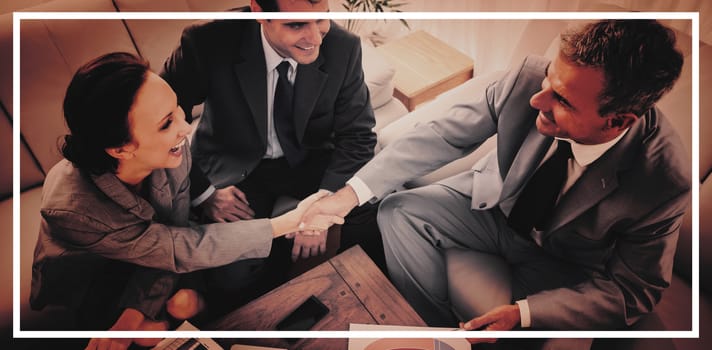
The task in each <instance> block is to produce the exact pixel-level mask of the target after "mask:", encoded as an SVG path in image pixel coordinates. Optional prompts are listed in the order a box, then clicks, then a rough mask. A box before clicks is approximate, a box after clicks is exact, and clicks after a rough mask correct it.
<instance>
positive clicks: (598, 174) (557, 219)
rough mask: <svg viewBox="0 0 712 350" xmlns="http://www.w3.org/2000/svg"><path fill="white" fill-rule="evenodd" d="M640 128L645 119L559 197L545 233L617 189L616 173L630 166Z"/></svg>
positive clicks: (640, 136)
mask: <svg viewBox="0 0 712 350" xmlns="http://www.w3.org/2000/svg"><path fill="white" fill-rule="evenodd" d="M644 129H645V120H644V119H643V118H641V120H639V121H638V122H637V123H636V124H635V125H634V126H633V127H632V128H631V130H629V131H628V133H627V134H626V135H625V136H624V137H623V138H622V139H621V140H620V141H619V142H618V143H617V144H616V145H614V146H613V147H612V148H611V149H609V150H608V151H607V152H606V153H604V154H603V155H602V156H601V158H599V159H598V160H596V161H595V162H593V163H591V164H590V165H589V166H588V168H587V169H586V171H584V172H583V174H582V175H581V177H580V178H579V179H578V180H577V181H576V183H574V185H573V186H572V187H571V189H569V191H568V192H566V194H565V195H564V196H563V197H561V199H560V200H559V203H558V204H557V205H556V209H555V210H554V213H553V216H552V218H551V227H550V228H549V229H548V230H547V232H553V231H555V230H558V229H559V228H561V227H562V226H564V225H566V224H567V223H569V222H571V221H572V220H573V219H575V218H577V217H578V216H580V215H581V214H582V213H584V212H585V211H586V210H588V209H590V208H591V207H593V206H594V205H596V204H598V203H599V202H600V201H601V200H603V199H604V198H606V197H607V196H609V195H610V194H611V193H612V192H614V191H615V190H616V188H618V174H619V173H620V172H623V171H625V170H627V169H629V168H630V167H631V165H632V160H633V158H634V157H635V155H636V154H637V152H638V151H639V147H636V145H640V144H641V138H642V134H643V131H644Z"/></svg>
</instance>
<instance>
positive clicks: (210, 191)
mask: <svg viewBox="0 0 712 350" xmlns="http://www.w3.org/2000/svg"><path fill="white" fill-rule="evenodd" d="M214 192H215V186H213V185H210V186H208V188H206V189H205V192H203V194H201V195H200V196H198V197H196V198H195V199H193V201H191V202H190V206H192V207H197V206H199V205H201V204H203V202H205V200H206V199H208V197H210V196H212V194H213V193H214Z"/></svg>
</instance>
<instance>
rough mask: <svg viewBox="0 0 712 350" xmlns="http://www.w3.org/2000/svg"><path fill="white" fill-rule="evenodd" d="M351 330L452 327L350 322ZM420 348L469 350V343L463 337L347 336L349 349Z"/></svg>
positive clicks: (426, 329)
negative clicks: (397, 337)
mask: <svg viewBox="0 0 712 350" xmlns="http://www.w3.org/2000/svg"><path fill="white" fill-rule="evenodd" d="M349 330H351V331H409V330H413V331H448V330H454V329H453V328H433V327H406V326H384V325H375V324H358V323H352V324H351V325H350V326H349ZM404 348H407V349H422V350H470V343H469V342H468V341H467V340H465V339H432V338H431V339H428V338H409V339H389V338H373V339H353V338H349V350H391V349H404Z"/></svg>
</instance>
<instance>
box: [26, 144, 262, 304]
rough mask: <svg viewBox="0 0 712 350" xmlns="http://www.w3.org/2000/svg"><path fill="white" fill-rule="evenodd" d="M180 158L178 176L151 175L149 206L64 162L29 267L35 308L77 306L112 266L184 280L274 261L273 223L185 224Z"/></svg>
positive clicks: (51, 176) (185, 186)
mask: <svg viewBox="0 0 712 350" xmlns="http://www.w3.org/2000/svg"><path fill="white" fill-rule="evenodd" d="M183 154H184V157H183V162H182V163H181V165H180V166H179V167H178V168H175V169H160V170H154V171H153V172H152V173H151V175H150V179H149V186H150V188H149V189H148V191H149V194H148V201H147V200H145V199H144V198H142V197H140V196H138V195H136V194H134V193H133V192H131V191H129V190H128V189H127V188H126V186H125V185H124V184H123V183H121V181H120V180H119V179H118V178H117V177H116V175H114V174H112V173H105V174H102V175H99V176H95V175H89V174H87V173H85V172H83V171H81V170H79V169H77V168H76V167H74V165H72V163H71V162H69V161H67V160H62V161H60V162H59V163H57V165H55V166H54V167H53V168H52V169H51V170H50V171H49V173H48V174H47V178H46V179H45V183H44V187H43V189H42V204H41V209H40V211H41V214H42V222H41V224H40V233H39V237H38V239H37V245H36V247H35V256H34V262H33V264H32V291H31V296H30V302H31V305H32V307H33V308H35V309H41V308H42V307H44V306H45V305H47V304H59V305H66V306H69V307H76V306H78V305H79V303H80V302H81V299H82V298H83V295H84V293H85V291H86V289H87V288H88V286H89V284H90V282H91V276H93V275H94V274H95V273H101V269H102V268H103V266H104V265H105V262H106V261H107V259H113V260H120V261H124V262H127V263H132V264H136V265H140V266H145V267H150V268H156V269H161V270H165V271H171V272H178V273H182V272H190V271H195V270H200V269H205V268H209V267H216V266H221V265H225V264H228V263H232V262H234V261H237V260H241V259H248V258H260V257H266V256H267V255H269V252H270V249H271V247H272V226H271V224H270V222H269V220H268V219H259V220H248V221H238V222H234V223H227V224H210V225H200V226H196V225H193V224H192V223H190V222H189V221H188V216H189V210H190V197H189V188H190V180H189V179H188V173H189V170H190V166H191V158H190V149H189V147H188V146H184V148H183ZM156 283H160V281H158V282H156Z"/></svg>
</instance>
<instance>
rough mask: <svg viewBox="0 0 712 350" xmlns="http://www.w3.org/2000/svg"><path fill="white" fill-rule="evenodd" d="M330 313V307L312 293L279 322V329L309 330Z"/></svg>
mask: <svg viewBox="0 0 712 350" xmlns="http://www.w3.org/2000/svg"><path fill="white" fill-rule="evenodd" d="M328 313H329V308H328V307H326V305H324V303H322V302H321V301H319V299H317V297H315V296H313V295H312V296H310V297H309V298H308V299H307V300H306V301H304V303H302V305H299V307H297V308H296V309H295V310H294V311H292V313H290V314H289V315H287V317H285V318H284V319H283V320H282V321H280V322H279V323H278V324H277V329H278V330H280V331H308V330H310V329H311V328H312V327H314V325H315V324H316V323H317V322H319V320H321V319H322V318H324V316H326V314H328Z"/></svg>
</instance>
